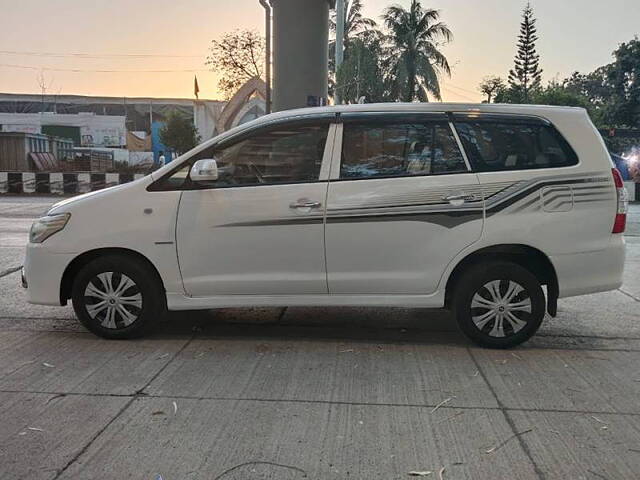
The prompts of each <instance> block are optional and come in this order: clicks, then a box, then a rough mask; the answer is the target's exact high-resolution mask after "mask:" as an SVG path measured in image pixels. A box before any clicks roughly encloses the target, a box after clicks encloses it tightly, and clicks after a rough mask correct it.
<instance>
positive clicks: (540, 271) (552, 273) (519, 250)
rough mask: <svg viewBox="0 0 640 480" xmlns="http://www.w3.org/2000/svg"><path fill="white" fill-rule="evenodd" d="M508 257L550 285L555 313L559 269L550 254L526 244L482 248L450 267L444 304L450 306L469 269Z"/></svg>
mask: <svg viewBox="0 0 640 480" xmlns="http://www.w3.org/2000/svg"><path fill="white" fill-rule="evenodd" d="M491 260H506V261H510V262H513V263H516V264H518V265H520V266H522V267H523V268H526V269H527V270H529V271H530V272H531V273H533V274H534V275H535V276H536V278H537V279H538V281H539V282H540V284H541V285H546V286H547V310H548V312H549V314H550V315H552V316H554V317H555V316H556V314H557V310H558V296H559V285H558V275H557V273H556V269H555V267H554V266H553V263H551V260H550V259H549V257H548V256H547V255H545V254H544V253H543V252H542V251H540V250H538V249H537V248H534V247H531V246H529V245H523V244H501V245H493V246H490V247H485V248H481V249H480V250H476V251H475V252H472V253H470V254H468V255H467V256H466V257H464V258H463V259H462V260H461V261H459V262H458V264H457V265H456V266H455V268H454V269H453V270H452V271H451V274H450V275H449V278H448V279H447V284H446V287H445V306H446V307H447V308H450V306H451V299H452V297H453V292H454V290H455V288H456V284H457V282H458V280H459V279H460V278H461V276H462V275H463V273H464V272H465V270H466V269H468V268H469V267H471V266H474V265H477V264H479V263H482V262H486V261H491Z"/></svg>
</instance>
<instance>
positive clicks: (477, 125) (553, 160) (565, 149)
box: [456, 121, 578, 172]
mask: <svg viewBox="0 0 640 480" xmlns="http://www.w3.org/2000/svg"><path fill="white" fill-rule="evenodd" d="M456 128H457V129H458V134H459V135H460V140H461V141H462V144H463V146H464V148H465V150H466V152H467V156H468V157H469V161H470V162H471V164H472V166H473V168H474V169H475V170H476V171H479V172H496V171H505V170H528V169H534V168H553V167H567V166H571V165H576V164H577V163H578V158H577V156H576V154H575V152H574V151H573V149H572V148H571V147H570V146H569V144H568V143H567V142H566V141H565V140H564V138H562V136H561V135H560V134H559V133H558V132H557V130H556V129H555V128H553V127H551V126H549V125H547V124H543V123H526V122H507V121H505V122H500V121H464V122H456Z"/></svg>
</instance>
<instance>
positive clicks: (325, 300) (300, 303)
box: [167, 292, 444, 310]
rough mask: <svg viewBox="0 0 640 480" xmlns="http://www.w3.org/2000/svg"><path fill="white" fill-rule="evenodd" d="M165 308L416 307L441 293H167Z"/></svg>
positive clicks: (436, 304) (438, 300)
mask: <svg viewBox="0 0 640 480" xmlns="http://www.w3.org/2000/svg"><path fill="white" fill-rule="evenodd" d="M167 307H168V308H169V310H207V309H210V308H240V307H416V308H443V307H444V293H440V292H436V293H434V294H432V295H386V296H385V295H221V296H215V297H186V296H184V295H181V294H177V293H168V294H167Z"/></svg>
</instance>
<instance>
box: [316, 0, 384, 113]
mask: <svg viewBox="0 0 640 480" xmlns="http://www.w3.org/2000/svg"><path fill="white" fill-rule="evenodd" d="M362 8H363V5H362V1H361V0H351V1H349V0H346V1H345V2H344V9H345V16H344V17H345V23H344V63H343V65H342V68H341V70H342V71H343V72H344V71H351V72H352V73H355V72H357V62H358V55H361V53H362V45H363V43H364V44H365V45H366V46H367V47H368V48H372V49H373V51H372V54H373V55H375V58H373V59H372V60H375V61H376V62H377V63H378V67H380V64H381V61H382V59H381V56H380V51H379V50H378V49H379V47H380V41H381V39H382V33H381V32H380V31H379V30H378V29H377V26H378V25H377V24H376V22H375V21H373V20H372V19H370V18H367V17H365V16H364V15H362ZM329 27H330V29H331V31H332V32H334V33H335V31H336V14H335V11H334V12H332V15H331V19H330V20H329ZM353 41H358V43H357V44H356V45H355V48H354V45H353V44H352V42H353ZM353 56H355V57H356V58H355V59H354V58H352V57H353ZM360 58H361V57H360ZM360 61H361V60H360ZM354 62H355V63H356V66H354V65H353V63H354ZM349 63H351V65H349ZM369 63H371V62H369ZM370 70H371V68H366V67H365V69H364V70H361V71H360V78H359V81H360V82H365V83H369V84H373V83H378V84H380V85H378V86H380V87H381V83H382V82H381V81H380V78H379V77H378V78H373V77H368V76H366V75H367V72H368V71H370ZM340 78H341V79H346V82H347V83H349V84H351V83H352V82H353V81H354V80H353V78H355V77H353V78H352V77H348V76H347V75H346V74H345V73H343V74H341V75H340ZM340 81H341V80H340ZM338 82H339V80H338V78H337V75H336V42H335V40H332V41H330V42H329V94H330V95H331V96H333V95H334V94H335V91H336V88H342V89H343V90H345V91H346V90H350V85H343V86H341V87H338V85H337V83H338ZM374 89H375V88H374ZM366 90H368V91H369V93H371V88H366ZM347 94H348V93H347ZM343 95H344V93H343ZM363 95H366V96H367V99H368V101H373V100H371V98H373V97H369V96H368V95H367V94H366V93H363ZM343 101H345V102H346V101H347V100H344V99H343ZM350 101H353V99H350Z"/></svg>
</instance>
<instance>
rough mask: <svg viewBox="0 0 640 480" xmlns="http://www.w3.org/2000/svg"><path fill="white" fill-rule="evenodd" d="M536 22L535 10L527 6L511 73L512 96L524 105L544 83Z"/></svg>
mask: <svg viewBox="0 0 640 480" xmlns="http://www.w3.org/2000/svg"><path fill="white" fill-rule="evenodd" d="M536 22H537V20H536V19H535V17H534V16H533V8H531V5H530V4H527V6H526V7H525V9H524V12H523V14H522V23H521V24H520V35H519V36H518V52H517V53H516V58H515V66H514V68H513V70H511V71H510V72H509V86H510V90H511V95H514V96H516V97H517V98H519V99H520V100H521V102H522V103H529V99H530V97H531V93H532V92H535V91H536V90H537V89H539V88H540V85H541V82H542V69H541V68H540V55H538V53H537V52H536V42H537V41H538V35H537V28H536Z"/></svg>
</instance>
